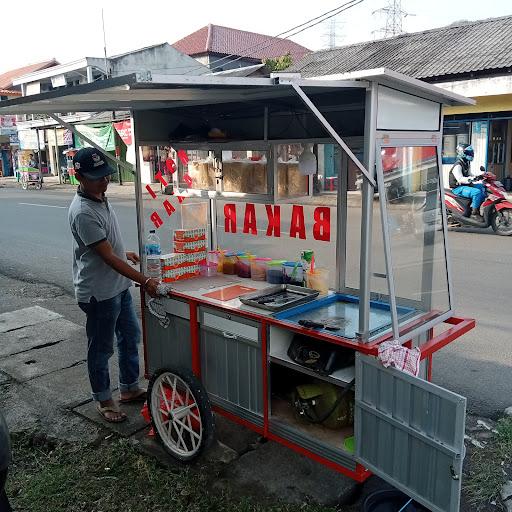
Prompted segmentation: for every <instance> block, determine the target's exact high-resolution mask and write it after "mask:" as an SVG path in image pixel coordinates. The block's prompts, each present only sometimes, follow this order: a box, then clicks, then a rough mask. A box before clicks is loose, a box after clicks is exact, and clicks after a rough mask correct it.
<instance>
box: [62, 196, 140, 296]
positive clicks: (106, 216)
mask: <svg viewBox="0 0 512 512" xmlns="http://www.w3.org/2000/svg"><path fill="white" fill-rule="evenodd" d="M68 219H69V225H70V227H71V233H72V234H73V284H74V285H75V296H76V299H77V301H78V302H90V300H91V297H94V298H95V299H96V300H97V301H101V300H107V299H111V298H112V297H115V296H116V295H119V294H120V293H121V292H124V291H125V290H126V289H127V288H129V287H130V286H131V284H132V283H131V281H130V280H129V279H127V278H126V277H124V276H122V275H121V274H119V272H116V271H115V270H114V269H113V268H112V267H110V266H109V265H107V264H106V263H105V262H104V261H103V260H102V258H101V257H100V256H99V255H98V254H97V253H96V251H95V250H94V246H95V245H97V244H98V243H100V242H102V241H103V240H108V241H109V242H110V245H111V246H112V249H113V251H114V253H115V254H116V255H117V256H119V258H121V259H123V260H125V259H126V253H125V250H124V246H123V240H122V238H121V231H120V229H119V224H118V222H117V217H116V214H115V212H114V210H113V209H112V206H111V205H110V204H109V203H108V201H107V198H104V199H103V201H100V200H98V199H94V198H91V197H89V196H86V195H84V194H83V193H82V192H80V190H79V191H78V192H77V194H76V195H75V197H74V198H73V201H72V202H71V205H70V206H69V212H68Z"/></svg>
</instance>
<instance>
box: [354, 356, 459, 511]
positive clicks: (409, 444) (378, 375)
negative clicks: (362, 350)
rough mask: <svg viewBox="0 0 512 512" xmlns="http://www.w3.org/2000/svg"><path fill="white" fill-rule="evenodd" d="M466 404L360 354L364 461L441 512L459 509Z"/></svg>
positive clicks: (359, 446) (359, 428)
mask: <svg viewBox="0 0 512 512" xmlns="http://www.w3.org/2000/svg"><path fill="white" fill-rule="evenodd" d="M465 417H466V399H465V398H464V397H462V396H459V395H457V394H455V393H452V392H450V391H447V390H446V389H443V388H440V387H439V386H436V385H434V384H431V383H430V382H427V381H424V380H421V379H418V378H416V377H412V376H411V375H407V374H405V373H403V372H400V371H398V370H396V369H394V368H384V367H383V366H382V364H381V363H380V362H379V361H378V360H377V359H376V358H373V357H368V356H362V355H361V354H357V357H356V404H355V424H354V429H355V439H356V452H355V454H356V458H357V460H358V462H360V463H361V464H363V465H364V466H365V467H367V468H368V469H370V470H371V471H372V472H373V473H375V474H376V475H378V476H380V477H381V478H382V479H383V480H385V481H386V482H388V483H389V484H391V485H393V486H394V487H396V488H398V489H400V490H402V491H403V492H405V493H406V494H408V495H409V496H411V498H414V499H415V500H416V501H418V502H419V503H421V504H423V505H425V506H426V507H427V508H429V509H430V510H432V511H435V512H457V511H458V510H459V502H460V490H461V475H462V461H463V458H464V451H465V449H464V427H465Z"/></svg>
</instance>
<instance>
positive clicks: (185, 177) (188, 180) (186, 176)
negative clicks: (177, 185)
mask: <svg viewBox="0 0 512 512" xmlns="http://www.w3.org/2000/svg"><path fill="white" fill-rule="evenodd" d="M183 181H184V182H185V183H186V184H187V185H188V187H189V188H190V187H191V186H192V178H191V177H190V175H189V174H188V173H186V174H184V175H183Z"/></svg>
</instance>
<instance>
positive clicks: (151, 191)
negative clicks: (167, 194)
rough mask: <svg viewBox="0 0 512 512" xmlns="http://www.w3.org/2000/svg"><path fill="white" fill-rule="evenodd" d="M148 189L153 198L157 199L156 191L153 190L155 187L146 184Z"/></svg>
mask: <svg viewBox="0 0 512 512" xmlns="http://www.w3.org/2000/svg"><path fill="white" fill-rule="evenodd" d="M146 190H147V191H148V192H149V195H150V196H151V197H152V198H153V199H156V194H155V192H154V191H153V189H152V188H151V187H150V186H149V185H146Z"/></svg>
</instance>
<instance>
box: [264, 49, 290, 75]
mask: <svg viewBox="0 0 512 512" xmlns="http://www.w3.org/2000/svg"><path fill="white" fill-rule="evenodd" d="M263 64H265V66H266V67H267V68H268V69H269V70H270V72H272V73H273V72H277V71H284V70H285V69H286V68H289V67H290V66H291V65H292V56H291V55H290V54H289V53H287V54H286V55H282V56H281V57H276V58H275V59H264V60H263Z"/></svg>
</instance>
